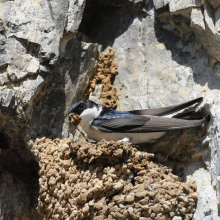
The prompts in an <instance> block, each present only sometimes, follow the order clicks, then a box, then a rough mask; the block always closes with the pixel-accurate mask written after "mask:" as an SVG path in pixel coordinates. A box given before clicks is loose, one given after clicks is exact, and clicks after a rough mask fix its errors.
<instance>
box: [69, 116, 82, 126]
mask: <svg viewBox="0 0 220 220" xmlns="http://www.w3.org/2000/svg"><path fill="white" fill-rule="evenodd" d="M81 120H82V119H81V118H80V116H79V115H77V114H74V113H71V114H69V123H70V124H72V125H74V126H78V124H79V123H80V121H81Z"/></svg>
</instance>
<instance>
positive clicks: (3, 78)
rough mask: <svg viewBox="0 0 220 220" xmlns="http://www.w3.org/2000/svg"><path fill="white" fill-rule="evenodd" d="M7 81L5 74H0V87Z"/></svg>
mask: <svg viewBox="0 0 220 220" xmlns="http://www.w3.org/2000/svg"><path fill="white" fill-rule="evenodd" d="M8 81H9V79H8V76H7V73H2V74H0V86H3V85H4V84H5V83H7V82H8Z"/></svg>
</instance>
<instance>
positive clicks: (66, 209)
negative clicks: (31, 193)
mask: <svg viewBox="0 0 220 220" xmlns="http://www.w3.org/2000/svg"><path fill="white" fill-rule="evenodd" d="M30 144H31V145H32V148H31V150H32V152H33V153H34V154H35V156H36V159H37V161H38V162H39V166H40V171H39V175H40V179H39V184H40V191H39V199H38V212H39V213H40V214H41V215H42V216H43V219H69V220H71V219H95V220H101V219H119V220H125V219H134V220H136V219H139V220H150V219H156V220H165V219H173V218H174V217H177V218H178V219H185V220H188V219H192V217H193V213H194V212H195V205H196V201H197V197H198V194H197V192H196V183H195V182H189V183H184V182H180V181H179V180H178V177H177V176H176V175H174V174H172V170H171V169H169V168H168V167H166V166H163V165H160V164H156V163H154V162H152V161H151V158H153V157H154V154H149V153H147V152H143V151H138V150H137V148H135V147H134V146H132V145H131V144H130V143H127V142H114V141H105V140H102V141H100V142H98V143H97V144H92V143H87V142H78V143H71V141H70V140H69V139H63V140H61V139H55V140H51V139H46V138H41V139H36V140H35V142H32V143H30Z"/></svg>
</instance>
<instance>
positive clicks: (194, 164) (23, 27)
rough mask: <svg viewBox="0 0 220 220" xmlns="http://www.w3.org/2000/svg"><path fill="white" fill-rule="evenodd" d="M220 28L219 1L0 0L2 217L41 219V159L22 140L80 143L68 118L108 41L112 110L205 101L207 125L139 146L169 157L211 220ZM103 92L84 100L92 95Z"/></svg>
mask: <svg viewBox="0 0 220 220" xmlns="http://www.w3.org/2000/svg"><path fill="white" fill-rule="evenodd" d="M219 24H220V4H219V1H211V0H206V1H205V0H201V1H193V0H190V1H188V0H184V1H176V0H144V1H142V0H140V1H136V0H135V1H133V0H132V1H131V0H121V1H108V0H105V1H99V0H95V1H91V0H88V1H87V2H86V1H84V0H81V1H77V0H63V1H58V0H50V1H46V0H39V1H34V0H24V1H23V0H22V1H21V0H15V1H0V52H1V53H0V121H1V123H0V140H1V141H0V149H1V155H0V175H1V178H0V179H1V180H0V195H1V197H2V198H6V195H8V198H13V194H15V195H16V200H15V201H13V200H12V199H8V200H7V201H8V202H7V203H8V205H7V206H4V207H3V208H1V215H2V216H3V219H14V220H15V219H41V217H40V216H39V215H38V214H37V212H36V210H35V208H36V204H37V202H36V201H37V196H38V193H37V189H38V188H37V187H36V182H37V181H38V174H37V172H38V165H37V163H36V161H35V159H34V156H33V155H32V153H31V152H30V150H29V149H28V148H27V147H26V146H27V142H28V141H29V140H31V139H36V138H38V137H39V138H40V137H47V138H70V139H74V140H76V139H77V138H76V136H75V137H74V129H73V128H72V127H71V126H69V123H68V117H66V115H67V113H68V110H69V108H70V106H71V105H72V104H73V103H75V102H76V101H78V100H80V99H81V97H82V96H83V94H84V92H85V89H86V87H87V85H88V84H89V81H90V80H92V78H93V76H94V75H95V72H96V67H97V63H98V58H99V54H100V52H101V51H102V50H103V51H107V50H108V47H109V46H110V47H112V48H113V51H115V53H116V58H115V62H117V64H118V74H117V75H116V76H115V79H114V86H115V87H116V88H117V91H118V107H117V109H118V110H132V109H141V108H151V107H160V106H168V105H174V104H177V103H180V102H183V101H188V100H190V99H193V98H197V97H200V96H202V97H204V100H203V102H202V103H200V104H199V105H198V106H195V107H194V109H195V110H196V111H202V112H203V113H204V114H210V115H211V121H210V123H209V125H207V126H206V127H203V128H195V129H189V130H186V131H178V132H169V133H168V134H167V135H166V136H164V137H162V139H161V140H160V141H159V142H158V143H155V144H152V145H147V146H141V148H142V150H143V149H144V148H146V149H147V151H148V152H152V153H154V154H155V158H156V159H157V160H158V161H160V162H161V163H163V162H166V161H172V162H173V163H174V165H173V166H174V172H175V174H176V175H178V176H179V178H182V181H196V182H197V186H198V192H199V197H198V202H197V207H196V210H195V214H194V216H193V217H192V218H193V219H195V220H197V219H205V220H206V219H207V220H208V219H218V218H219V214H218V213H219V207H220V205H219V204H220V162H219V161H220V151H219V145H220V139H219V130H220V124H219V121H220V111H219V105H220V91H219V90H220V78H219V77H220V63H219V62H220V35H219V30H220V25H219ZM100 90H101V88H100V85H97V86H96V88H95V90H94V93H93V94H91V96H90V97H93V99H97V100H98V99H99V95H100ZM80 138H81V137H80ZM81 139H82V138H81ZM16 168H17V169H16ZM27 177H29V178H27ZM34 189H35V190H34ZM22 190H23V191H24V192H25V193H24V196H21V195H20V194H19V192H21V191H22ZM28 201H29V202H28ZM3 202H4V201H3ZM25 202H26V204H28V205H27V207H26V206H23V205H22V204H24V203H25ZM16 207H17V208H16ZM204 207H206V208H205V209H204ZM2 216H1V217H2ZM15 216H16V217H15ZM176 219H178V216H176Z"/></svg>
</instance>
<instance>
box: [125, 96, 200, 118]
mask: <svg viewBox="0 0 220 220" xmlns="http://www.w3.org/2000/svg"><path fill="white" fill-rule="evenodd" d="M202 100H203V97H200V98H197V99H194V100H191V101H188V102H184V103H181V104H178V105H173V106H169V107H161V108H150V109H142V110H134V111H129V112H130V113H131V114H135V115H154V116H163V115H168V114H171V113H174V112H177V111H179V110H182V109H184V108H187V107H189V106H191V105H193V104H196V103H198V102H200V101H202Z"/></svg>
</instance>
